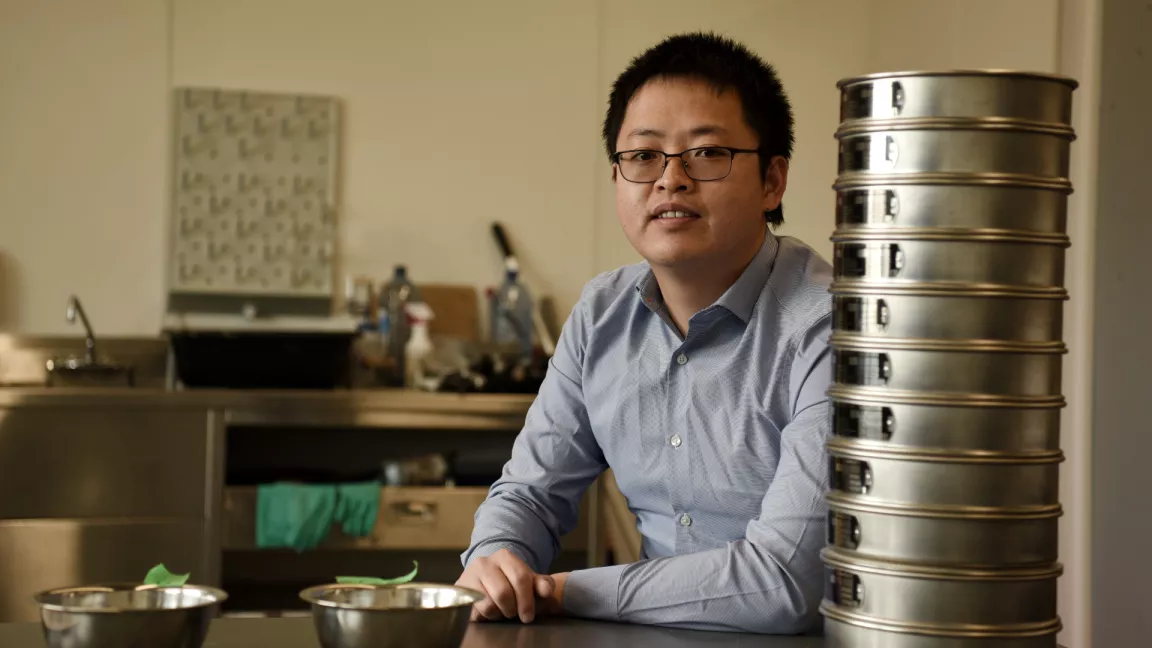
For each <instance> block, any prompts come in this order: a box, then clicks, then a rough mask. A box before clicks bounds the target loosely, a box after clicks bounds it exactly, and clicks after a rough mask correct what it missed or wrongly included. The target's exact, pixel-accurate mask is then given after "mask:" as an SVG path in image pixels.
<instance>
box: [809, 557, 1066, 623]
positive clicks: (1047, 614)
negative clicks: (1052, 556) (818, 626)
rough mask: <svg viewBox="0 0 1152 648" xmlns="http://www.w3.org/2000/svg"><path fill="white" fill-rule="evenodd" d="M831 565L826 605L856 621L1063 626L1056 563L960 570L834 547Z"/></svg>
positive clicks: (829, 559) (830, 558) (829, 562)
mask: <svg viewBox="0 0 1152 648" xmlns="http://www.w3.org/2000/svg"><path fill="white" fill-rule="evenodd" d="M821 557H822V558H823V560H824V563H825V565H827V567H828V570H827V574H828V580H827V581H826V588H827V589H826V594H825V600H826V602H827V603H828V604H829V605H828V607H830V608H832V609H833V610H837V609H838V610H841V611H843V612H845V613H849V614H853V615H858V617H863V618H868V619H877V620H884V621H887V622H889V623H894V624H903V625H905V627H907V626H920V627H925V626H927V627H930V628H933V629H935V630H936V631H938V632H964V631H984V632H992V631H996V630H1001V631H1025V630H1040V629H1042V628H1048V627H1051V626H1053V625H1055V624H1058V623H1059V620H1058V617H1057V613H1056V581H1057V579H1058V578H1059V577H1060V574H1061V573H1062V571H1063V569H1062V567H1061V566H1060V565H1059V564H1054V565H1048V566H1045V567H1035V568H1019V569H960V568H944V567H929V566H923V565H910V564H899V563H888V562H883V561H878V560H868V559H850V558H849V557H848V556H846V555H845V554H844V553H843V552H841V551H840V550H838V549H834V548H825V549H824V550H823V551H822V552H821Z"/></svg>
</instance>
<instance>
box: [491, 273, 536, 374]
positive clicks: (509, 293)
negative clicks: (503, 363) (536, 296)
mask: <svg viewBox="0 0 1152 648" xmlns="http://www.w3.org/2000/svg"><path fill="white" fill-rule="evenodd" d="M491 306H492V308H491V316H492V327H491V329H489V330H490V331H491V338H492V345H493V346H494V347H495V348H496V351H497V352H498V353H500V354H501V355H503V356H505V357H506V358H508V359H509V360H525V361H526V360H530V359H531V358H532V344H533V340H532V295H531V294H530V293H529V292H528V288H527V287H526V286H525V285H524V284H523V283H521V282H520V279H519V272H518V271H516V270H514V269H509V270H508V272H507V274H506V275H505V277H504V283H503V284H502V285H501V286H500V288H499V290H497V291H496V293H495V294H494V295H493V296H492V304H491Z"/></svg>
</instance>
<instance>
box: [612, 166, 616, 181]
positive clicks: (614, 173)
mask: <svg viewBox="0 0 1152 648" xmlns="http://www.w3.org/2000/svg"><path fill="white" fill-rule="evenodd" d="M612 183H613V184H615V183H616V165H615V164H613V165H612Z"/></svg>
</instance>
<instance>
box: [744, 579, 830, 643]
mask: <svg viewBox="0 0 1152 648" xmlns="http://www.w3.org/2000/svg"><path fill="white" fill-rule="evenodd" d="M823 595H824V573H823V570H820V571H819V572H818V573H815V574H803V575H796V580H795V581H793V583H792V586H791V587H788V588H786V589H779V590H775V591H770V592H765V593H764V595H763V596H764V598H763V599H760V598H759V597H757V598H758V599H759V600H757V601H755V602H752V605H751V606H750V607H751V608H754V609H755V610H758V611H759V614H756V613H755V612H753V614H752V615H750V616H749V617H748V618H747V622H748V623H747V625H748V627H746V628H741V630H743V631H745V632H756V633H759V634H776V635H795V634H802V633H805V632H811V631H812V630H815V629H816V628H818V627H819V624H820V622H821V620H820V619H821V617H820V599H821V598H822V597H823ZM768 610H774V611H775V612H774V613H766V611H768Z"/></svg>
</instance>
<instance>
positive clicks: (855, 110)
mask: <svg viewBox="0 0 1152 648" xmlns="http://www.w3.org/2000/svg"><path fill="white" fill-rule="evenodd" d="M836 87H838V88H839V89H840V120H841V121H854V120H867V119H886V118H892V117H992V118H1012V119H1022V120H1030V121H1037V122H1047V123H1053V124H1064V125H1068V124H1071V123H1072V91H1073V90H1074V89H1075V88H1076V81H1074V80H1072V79H1069V78H1066V77H1060V76H1054V75H1047V74H1036V73H1027V72H1014V71H1012V72H1010V71H1006V70H952V71H944V72H886V73H881V74H871V75H868V76H863V77H855V78H850V79H843V80H841V81H840V82H839V83H837V84H836Z"/></svg>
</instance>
